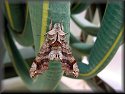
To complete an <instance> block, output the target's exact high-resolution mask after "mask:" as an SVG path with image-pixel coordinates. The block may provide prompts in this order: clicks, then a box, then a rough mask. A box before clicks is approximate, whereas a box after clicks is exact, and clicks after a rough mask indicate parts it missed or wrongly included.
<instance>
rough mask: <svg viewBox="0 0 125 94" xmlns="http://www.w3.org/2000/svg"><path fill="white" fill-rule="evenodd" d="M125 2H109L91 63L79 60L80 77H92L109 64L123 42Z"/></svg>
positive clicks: (92, 52)
mask: <svg viewBox="0 0 125 94" xmlns="http://www.w3.org/2000/svg"><path fill="white" fill-rule="evenodd" d="M124 11H125V10H124V3H123V2H117V3H116V2H115V3H108V5H107V8H106V11H105V14H104V17H103V21H102V23H101V28H100V30H99V32H98V35H97V40H96V42H95V44H94V47H93V48H92V50H91V52H90V56H89V65H86V64H84V63H81V62H79V63H78V67H79V69H80V76H79V78H84V79H88V78H91V77H93V76H95V75H97V73H99V72H100V71H101V70H102V69H104V68H105V66H106V65H107V64H109V62H110V60H111V59H112V58H113V56H114V54H115V53H116V51H117V49H118V48H119V46H120V44H121V42H122V41H123V31H124V24H125V23H124V14H123V13H124Z"/></svg>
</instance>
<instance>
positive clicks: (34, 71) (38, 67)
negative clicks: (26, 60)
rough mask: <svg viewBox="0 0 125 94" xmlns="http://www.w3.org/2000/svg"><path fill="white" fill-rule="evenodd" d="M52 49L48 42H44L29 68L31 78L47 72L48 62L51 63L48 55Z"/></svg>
mask: <svg viewBox="0 0 125 94" xmlns="http://www.w3.org/2000/svg"><path fill="white" fill-rule="evenodd" d="M50 51H51V48H50V47H49V46H48V44H47V43H46V44H45V43H44V44H43V46H42V47H41V49H40V52H39V53H38V54H37V56H36V58H35V59H34V61H33V63H32V65H31V68H30V70H29V72H30V77H31V78H35V77H36V76H38V75H39V74H41V73H43V72H45V71H46V70H47V69H48V64H49V56H48V55H49V53H50Z"/></svg>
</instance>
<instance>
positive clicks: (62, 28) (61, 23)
mask: <svg viewBox="0 0 125 94" xmlns="http://www.w3.org/2000/svg"><path fill="white" fill-rule="evenodd" d="M60 25H61V30H63V31H64V27H63V20H61V22H60Z"/></svg>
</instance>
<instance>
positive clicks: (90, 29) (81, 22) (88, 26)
mask: <svg viewBox="0 0 125 94" xmlns="http://www.w3.org/2000/svg"><path fill="white" fill-rule="evenodd" d="M71 18H72V20H73V21H74V22H75V23H76V25H77V26H78V27H80V28H81V29H82V30H84V31H85V32H86V33H88V34H90V35H93V36H96V35H97V33H98V30H99V26H97V25H95V24H92V23H91V22H89V21H87V20H86V19H85V18H81V16H80V15H71Z"/></svg>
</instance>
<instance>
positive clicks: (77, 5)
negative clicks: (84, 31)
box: [71, 0, 93, 14]
mask: <svg viewBox="0 0 125 94" xmlns="http://www.w3.org/2000/svg"><path fill="white" fill-rule="evenodd" d="M92 2H93V0H89V1H88V0H84V1H82V0H79V1H77V2H75V1H73V2H72V4H71V14H78V13H81V12H82V11H84V10H85V9H87V8H88V7H89V6H90V5H91V4H92Z"/></svg>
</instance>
